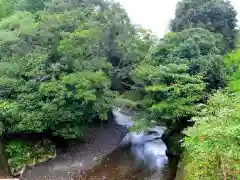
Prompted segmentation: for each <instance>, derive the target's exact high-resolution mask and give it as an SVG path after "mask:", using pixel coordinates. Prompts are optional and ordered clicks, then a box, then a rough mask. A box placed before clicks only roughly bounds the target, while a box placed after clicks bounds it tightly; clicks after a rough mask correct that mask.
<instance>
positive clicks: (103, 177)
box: [74, 148, 172, 180]
mask: <svg viewBox="0 0 240 180" xmlns="http://www.w3.org/2000/svg"><path fill="white" fill-rule="evenodd" d="M171 173H172V172H171V170H170V168H169V167H168V165H166V166H164V167H163V168H162V169H160V170H158V171H152V170H150V169H149V168H147V167H146V166H145V165H144V163H143V162H141V161H139V160H137V158H136V156H135V155H134V153H132V151H131V150H130V149H122V148H118V149H117V150H115V151H114V152H113V153H111V154H110V155H108V156H106V157H105V158H104V159H103V161H102V162H101V163H100V164H99V165H98V166H97V167H95V168H94V169H92V170H89V171H87V172H85V173H82V174H81V175H80V174H78V175H76V176H75V177H74V180H150V179H151V180H172V178H171V177H170V175H171Z"/></svg>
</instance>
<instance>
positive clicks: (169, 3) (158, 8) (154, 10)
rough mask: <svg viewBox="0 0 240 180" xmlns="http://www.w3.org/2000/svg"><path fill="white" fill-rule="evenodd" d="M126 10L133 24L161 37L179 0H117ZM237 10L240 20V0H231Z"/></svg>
mask: <svg viewBox="0 0 240 180" xmlns="http://www.w3.org/2000/svg"><path fill="white" fill-rule="evenodd" d="M119 1H120V3H121V4H122V6H123V7H124V8H125V9H126V11H127V12H128V15H129V16H130V18H131V20H132V22H133V23H134V24H140V25H142V26H143V27H144V28H146V29H150V30H152V31H153V32H154V33H155V34H156V35H158V36H159V37H162V36H163V35H164V34H165V33H166V32H167V30H168V27H169V22H170V20H171V19H172V18H173V17H174V12H175V8H176V4H177V2H178V1H179V0H119ZM231 2H232V4H233V6H234V7H235V9H236V10H237V11H238V13H239V14H238V19H239V21H240V0H231Z"/></svg>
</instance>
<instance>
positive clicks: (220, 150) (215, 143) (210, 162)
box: [183, 92, 240, 180]
mask: <svg viewBox="0 0 240 180" xmlns="http://www.w3.org/2000/svg"><path fill="white" fill-rule="evenodd" d="M239 97H240V96H239V94H222V93H220V92H217V93H216V94H215V95H213V96H212V97H211V98H210V100H209V102H208V104H207V106H206V108H204V109H203V110H202V113H201V114H200V116H198V117H194V119H193V120H194V121H195V125H194V126H193V127H190V128H189V129H187V130H186V131H185V133H186V135H187V137H185V139H184V147H185V153H184V160H183V163H184V166H185V169H186V171H187V174H186V176H185V177H184V179H186V180H195V179H199V180H212V179H217V180H218V179H219V180H220V179H229V180H234V179H238V178H239V174H238V171H239V170H240V166H239V160H240V155H239V152H240V145H239V141H240V119H239V100H240V99H239Z"/></svg>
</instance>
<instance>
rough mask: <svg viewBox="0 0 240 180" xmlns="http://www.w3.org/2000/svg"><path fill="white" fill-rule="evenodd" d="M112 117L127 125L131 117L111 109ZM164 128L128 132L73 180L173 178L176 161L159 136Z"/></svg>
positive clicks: (150, 179)
mask: <svg viewBox="0 0 240 180" xmlns="http://www.w3.org/2000/svg"><path fill="white" fill-rule="evenodd" d="M114 115H115V121H116V122H117V123H118V124H120V125H122V126H126V127H130V126H132V125H133V123H132V122H131V120H130V118H129V117H128V116H125V115H123V114H121V113H120V112H119V111H114ZM163 133H164V128H162V127H156V128H153V129H150V130H149V131H148V133H128V134H127V135H126V136H125V138H124V139H123V140H122V143H121V147H119V148H117V149H116V150H115V151H114V152H112V153H111V154H109V155H107V156H106V157H105V158H104V159H103V160H102V161H101V163H100V164H99V165H98V166H96V167H95V168H93V169H91V170H89V171H87V172H84V173H82V174H78V175H76V176H75V177H74V180H173V179H174V176H175V168H173V167H176V164H175V162H174V160H173V159H168V157H167V156H166V150H167V147H166V145H165V144H164V143H163V141H162V140H161V136H162V135H163Z"/></svg>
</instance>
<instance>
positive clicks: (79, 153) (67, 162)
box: [20, 112, 176, 180]
mask: <svg viewBox="0 0 240 180" xmlns="http://www.w3.org/2000/svg"><path fill="white" fill-rule="evenodd" d="M114 115H115V123H111V124H108V125H105V126H103V127H102V128H100V129H97V130H96V131H93V132H92V133H90V136H89V138H88V142H87V143H86V144H76V145H74V146H72V147H71V148H69V149H68V150H67V151H65V152H62V151H58V152H57V157H56V158H55V159H53V160H49V161H47V162H45V163H42V164H39V165H36V166H34V167H28V168H27V170H26V171H25V172H24V173H23V176H22V177H21V178H20V179H22V180H98V179H101V180H123V179H124V180H173V179H174V177H175V169H176V163H175V160H174V159H173V160H172V159H167V161H166V156H165V150H166V147H165V145H164V144H163V142H162V141H161V139H158V140H157V141H156V142H154V141H155V140H153V141H151V140H150V139H148V140H147V142H146V143H143V144H141V145H137V144H136V145H134V146H126V147H124V146H120V144H122V142H123V141H122V139H123V138H124V137H125V139H126V135H127V133H128V132H127V128H126V127H129V126H131V125H132V122H131V121H130V117H128V116H125V115H123V114H121V113H120V112H115V114H114ZM116 123H118V124H116ZM128 136H129V133H128ZM150 136H151V137H153V135H151V134H150ZM150 136H149V137H150ZM154 137H155V136H154ZM159 141H160V143H158V142H159ZM152 147H153V148H152ZM151 149H154V151H153V153H155V154H156V153H158V154H159V153H160V156H156V155H154V154H153V155H152V154H151V153H152V152H151ZM143 152H144V153H145V154H144V153H143ZM146 153H148V156H147V155H146ZM149 153H150V154H149ZM143 154H144V155H143ZM149 155H150V156H149ZM149 162H150V164H149ZM156 162H157V164H156ZM152 164H154V167H155V168H152ZM156 165H157V166H156ZM156 167H157V168H156Z"/></svg>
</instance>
